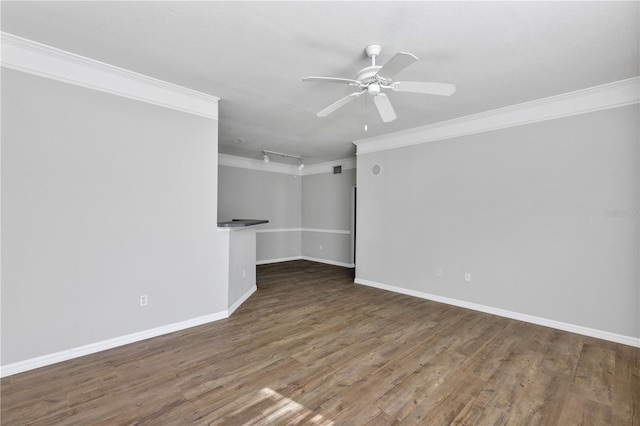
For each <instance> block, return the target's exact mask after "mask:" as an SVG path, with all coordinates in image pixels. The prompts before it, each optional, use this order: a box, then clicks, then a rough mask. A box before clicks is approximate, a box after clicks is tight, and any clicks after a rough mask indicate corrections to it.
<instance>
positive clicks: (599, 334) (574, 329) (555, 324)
mask: <svg viewBox="0 0 640 426" xmlns="http://www.w3.org/2000/svg"><path fill="white" fill-rule="evenodd" d="M353 282H354V283H356V284H362V285H366V286H368V287H375V288H379V289H381V290H387V291H392V292H394V293H400V294H406V295H408V296H413V297H418V298H420V299H427V300H432V301H434V302H439V303H446V304H447V305H453V306H459V307H461V308H466V309H471V310H474V311H480V312H485V313H487V314H492V315H497V316H500V317H505V318H511V319H515V320H519V321H524V322H528V323H531V324H537V325H542V326H545V327H551V328H555V329H558V330H563V331H569V332H571V333H576V334H582V335H584V336H590V337H595V338H597V339H603V340H608V341H611V342H616V343H622V344H624V345H629V346H635V347H640V338H638V337H632V336H624V335H622V334H616V333H611V332H608V331H603V330H597V329H595V328H589V327H583V326H581V325H575V324H569V323H566V322H561V321H555V320H550V319H547V318H541V317H536V316H533V315H528V314H522V313H520V312H514V311H508V310H506V309H500V308H494V307H492V306H485V305H479V304H477V303H472V302H465V301H463V300H458V299H451V298H449V297H444V296H437V295H434V294H429V293H423V292H421V291H416V290H410V289H406V288H402V287H396V286H392V285H388V284H381V283H378V282H375V281H369V280H365V279H362V278H357V277H356V279H355V280H354V281H353Z"/></svg>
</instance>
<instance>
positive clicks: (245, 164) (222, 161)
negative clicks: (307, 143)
mask: <svg viewBox="0 0 640 426" xmlns="http://www.w3.org/2000/svg"><path fill="white" fill-rule="evenodd" d="M218 165H219V166H228V167H236V168H239V169H249V170H257V171H261V172H272V173H283V174H286V175H294V176H301V175H302V173H301V171H299V170H298V166H292V165H290V164H282V163H274V162H273V161H270V162H268V163H265V162H264V161H262V160H255V159H253V158H245V157H237V156H235V155H228V154H220V153H218ZM303 170H304V169H303Z"/></svg>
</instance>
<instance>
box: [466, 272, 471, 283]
mask: <svg viewBox="0 0 640 426" xmlns="http://www.w3.org/2000/svg"><path fill="white" fill-rule="evenodd" d="M464 280H465V281H471V272H465V274H464Z"/></svg>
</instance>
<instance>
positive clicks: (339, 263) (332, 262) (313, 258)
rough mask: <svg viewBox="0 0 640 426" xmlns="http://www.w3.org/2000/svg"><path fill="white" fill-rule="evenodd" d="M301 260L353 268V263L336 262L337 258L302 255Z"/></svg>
mask: <svg viewBox="0 0 640 426" xmlns="http://www.w3.org/2000/svg"><path fill="white" fill-rule="evenodd" d="M302 260H309V261H311V262H318V263H326V264H327V265H334V266H342V267H343V268H355V266H356V265H354V264H353V263H346V262H338V261H337V260H329V259H320V258H319V257H310V256H302Z"/></svg>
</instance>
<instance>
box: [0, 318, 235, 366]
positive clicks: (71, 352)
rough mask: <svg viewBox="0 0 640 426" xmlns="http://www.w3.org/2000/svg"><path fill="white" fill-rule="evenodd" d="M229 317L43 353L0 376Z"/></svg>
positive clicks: (188, 321)
mask: <svg viewBox="0 0 640 426" xmlns="http://www.w3.org/2000/svg"><path fill="white" fill-rule="evenodd" d="M228 317H229V312H228V311H222V312H216V313H213V314H209V315H203V316H201V317H197V318H193V319H190V320H186V321H181V322H177V323H173V324H168V325H164V326H161V327H156V328H152V329H150V330H144V331H139V332H137V333H132V334H127V335H125V336H120V337H115V338H113V339H108V340H103V341H102V342H96V343H90V344H88V345H84V346H80V347H77V348H73V349H68V350H64V351H60V352H56V353H52V354H49V355H43V356H39V357H36V358H31V359H28V360H25V361H19V362H15V363H13V364H7V365H3V366H2V368H0V377H6V376H11V375H13V374H18V373H22V372H24V371H28V370H33V369H36V368H40V367H45V366H47V365H51V364H55V363H58V362H62V361H67V360H70V359H74V358H78V357H81V356H85V355H90V354H93V353H96V352H101V351H104V350H107V349H113V348H116V347H118V346H123V345H128V344H130V343H135V342H139V341H141V340H146V339H150V338H152V337H157V336H161V335H163V334H169V333H173V332H176V331H180V330H184V329H187V328H191V327H196V326H198V325H203V324H207V323H210V322H214V321H218V320H221V319H225V318H228Z"/></svg>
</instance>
